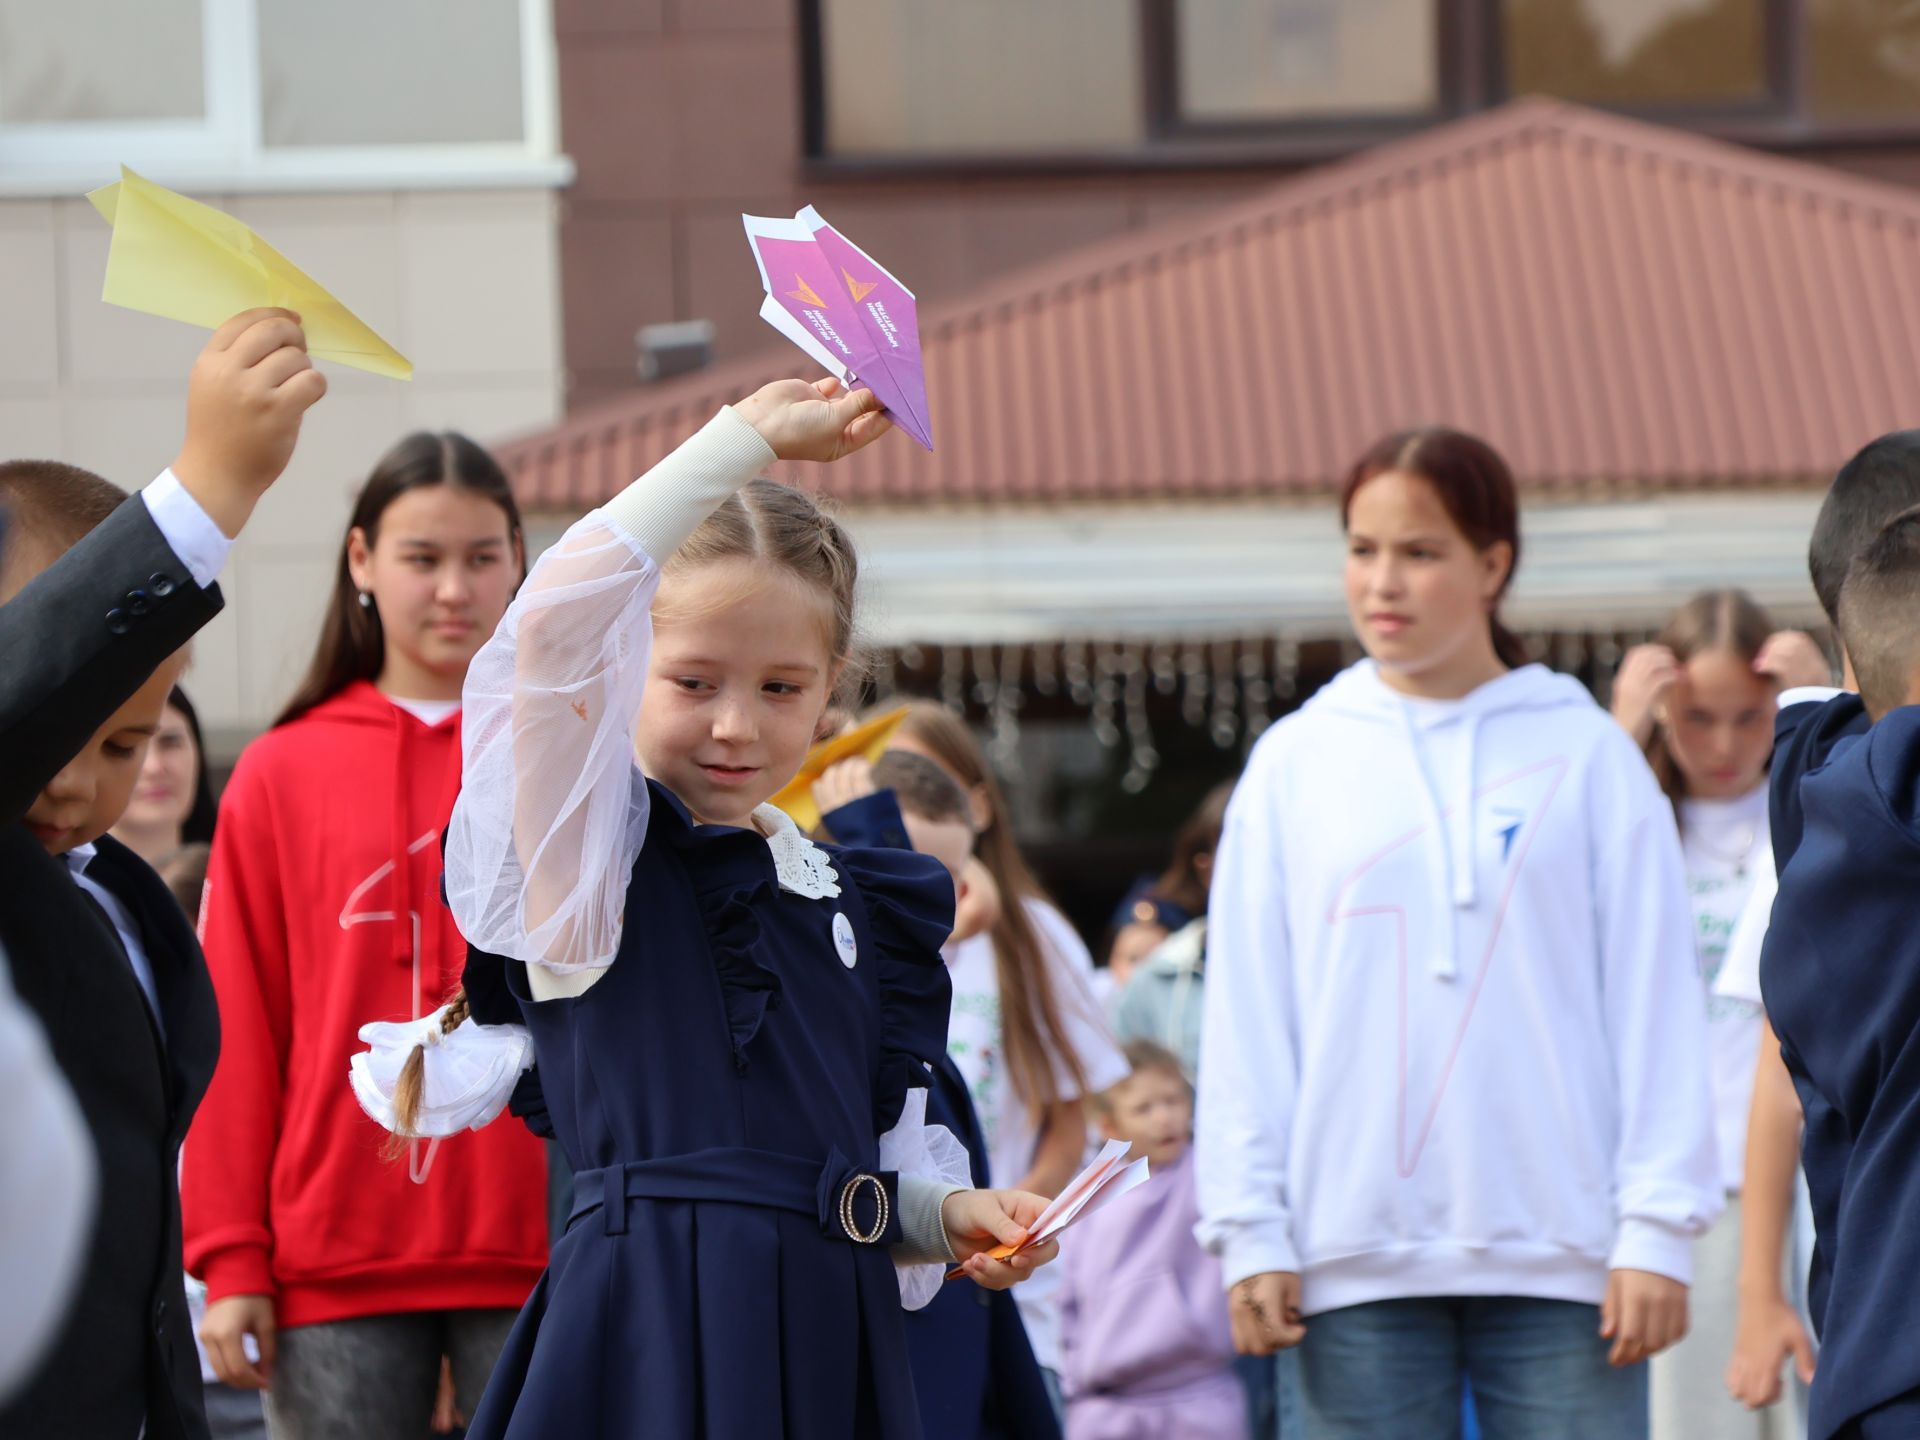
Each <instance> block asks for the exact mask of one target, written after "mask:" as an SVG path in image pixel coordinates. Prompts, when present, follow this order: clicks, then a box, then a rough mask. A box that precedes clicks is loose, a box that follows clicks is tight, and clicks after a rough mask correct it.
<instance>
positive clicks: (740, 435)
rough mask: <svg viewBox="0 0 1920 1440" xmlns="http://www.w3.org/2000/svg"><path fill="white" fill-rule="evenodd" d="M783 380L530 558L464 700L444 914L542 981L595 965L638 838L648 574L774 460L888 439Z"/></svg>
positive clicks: (847, 408)
mask: <svg viewBox="0 0 1920 1440" xmlns="http://www.w3.org/2000/svg"><path fill="white" fill-rule="evenodd" d="M836 389H837V382H833V381H826V382H822V385H821V386H819V387H816V386H813V385H808V384H807V383H805V382H804V381H799V380H789V381H781V382H778V383H776V384H774V385H769V386H767V387H765V388H764V389H762V390H760V391H758V392H756V393H755V394H754V395H752V396H749V397H748V398H747V399H745V400H743V401H741V402H740V403H739V404H738V405H734V406H729V407H727V408H726V409H724V410H722V411H721V412H720V413H719V414H718V415H716V416H715V417H714V418H713V419H712V420H711V421H709V422H708V423H707V425H706V426H705V428H703V429H702V430H700V431H699V433H698V434H696V435H694V436H693V437H692V438H691V439H690V440H688V441H687V442H686V443H685V444H683V445H682V446H681V447H680V448H679V449H677V450H675V451H674V452H673V453H672V454H671V455H669V456H668V457H667V458H666V459H664V460H662V461H661V462H660V463H659V464H658V465H656V466H654V468H653V469H651V470H649V471H648V472H647V473H646V474H645V475H643V476H641V477H640V478H639V479H638V480H636V481H634V483H633V484H631V485H629V486H628V487H627V488H626V489H625V490H624V491H622V492H621V493H620V494H619V495H618V496H616V497H615V498H614V499H613V500H611V501H610V502H608V504H607V505H606V507H605V508H604V509H600V510H595V511H593V512H591V513H589V514H588V515H586V516H585V517H584V518H583V519H581V520H579V521H577V522H576V523H575V524H574V525H573V527H572V528H571V529H569V530H568V531H567V533H566V534H565V535H564V536H562V537H561V539H560V542H559V543H558V544H557V545H555V546H554V547H553V548H552V549H551V550H550V551H548V552H547V553H546V554H545V555H544V556H542V557H541V559H540V562H539V563H538V564H537V565H535V566H534V568H533V573H532V574H531V575H529V576H528V577H527V583H526V584H525V586H523V587H522V589H521V591H520V594H519V596H518V597H517V598H516V599H515V600H514V602H513V604H512V606H511V607H510V608H509V609H508V611H507V614H506V618H505V619H503V620H502V621H501V622H500V628H499V629H498V630H497V631H495V632H494V635H493V637H492V639H490V640H489V641H488V642H487V643H486V645H485V646H484V647H483V648H482V649H481V651H480V653H479V654H478V655H477V656H475V657H474V661H473V664H472V666H471V667H470V668H469V669H468V671H467V681H466V688H465V692H464V695H463V697H462V702H461V703H462V709H463V719H462V739H461V744H462V750H463V754H462V767H461V770H462V773H461V792H460V798H459V801H458V802H457V803H456V805H455V806H454V812H453V819H452V821H451V823H450V824H449V825H448V828H447V850H446V886H447V903H448V905H449V906H450V907H451V909H452V911H453V915H454V918H455V920H457V921H458V922H459V925H460V929H461V931H462V933H463V934H464V935H465V936H466V938H467V940H468V941H469V942H470V943H471V944H473V945H475V946H477V947H479V948H480V949H482V950H486V951H488V952H490V953H492V954H496V955H506V956H510V957H512V958H513V959H516V960H523V961H526V962H528V963H530V964H537V965H543V966H546V967H548V968H549V969H550V970H553V971H557V972H562V973H564V972H569V971H579V970H586V969H590V968H600V967H604V966H606V965H608V964H610V963H611V962H612V960H613V957H614V954H615V952H616V951H617V950H618V949H619V946H620V930H621V920H622V914H623V910H624V905H625V898H626V889H627V884H628V879H629V875H630V873H631V871H632V868H633V863H634V860H635V859H636V858H637V857H638V855H639V852H640V846H641V844H642V842H643V841H644V840H645V838H646V824H647V790H646V785H645V783H644V781H643V779H642V778H641V775H640V772H639V768H638V765H637V763H636V761H635V759H634V733H633V731H634V723H635V720H636V718H637V716H638V715H639V711H640V699H641V695H642V693H643V692H644V690H645V688H646V678H647V663H648V657H649V654H650V652H651V649H652V638H653V627H652V621H651V617H650V610H651V607H652V604H653V597H654V592H655V591H656V590H657V589H658V587H659V583H660V569H661V566H662V565H664V564H665V563H666V561H667V559H668V558H669V557H670V556H671V555H672V554H673V552H674V550H675V549H677V548H678V547H679V545H680V542H681V541H683V540H684V539H685V538H686V537H687V536H688V535H689V534H691V533H692V532H693V530H694V529H695V528H696V527H697V526H698V525H699V524H700V522H701V521H702V520H704V519H705V518H706V517H707V516H708V515H709V514H711V513H712V511H713V510H714V509H715V508H717V507H718V506H719V505H720V504H722V503H723V502H724V501H725V500H726V499H727V497H728V496H729V495H731V494H732V493H733V492H734V491H736V490H738V489H739V488H740V487H741V486H742V485H744V484H746V483H747V481H749V480H751V479H752V478H753V477H754V476H755V475H756V474H758V473H759V471H760V470H761V469H762V468H764V467H765V466H766V465H767V464H769V463H770V462H772V461H773V460H775V459H818V460H828V459H833V458H836V457H837V456H838V455H841V454H845V453H849V452H850V451H852V450H856V449H859V448H860V447H861V446H862V445H864V444H866V443H867V442H868V441H870V440H872V439H874V438H876V437H877V436H878V435H879V434H880V433H881V432H882V431H884V429H885V428H886V426H885V422H884V421H883V420H882V419H881V418H880V417H879V415H878V414H877V413H875V412H876V409H877V402H876V401H875V400H874V399H873V396H872V394H871V392H869V391H864V390H861V391H855V392H853V393H851V394H848V395H844V396H839V397H838V398H834V392H835V390H836Z"/></svg>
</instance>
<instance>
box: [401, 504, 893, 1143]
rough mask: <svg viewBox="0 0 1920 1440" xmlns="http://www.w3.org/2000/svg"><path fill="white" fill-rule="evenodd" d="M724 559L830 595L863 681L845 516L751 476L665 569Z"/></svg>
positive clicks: (836, 654) (404, 1126) (448, 1024)
mask: <svg viewBox="0 0 1920 1440" xmlns="http://www.w3.org/2000/svg"><path fill="white" fill-rule="evenodd" d="M722 560H749V561H753V562H756V564H758V565H762V566H767V565H771V566H776V567H778V568H779V569H781V570H783V571H785V572H786V573H787V574H789V575H791V576H793V577H794V578H795V579H797V580H799V581H800V582H802V583H803V584H805V585H807V586H808V587H810V588H812V589H815V590H817V591H819V592H820V594H821V595H822V597H823V598H825V599H826V601H827V602H828V612H827V613H828V621H827V634H826V641H827V648H828V651H829V653H830V654H831V656H832V659H833V661H834V663H835V664H836V665H838V666H839V667H840V678H839V688H840V689H841V690H842V691H844V690H846V689H847V688H849V687H856V688H857V687H858V685H859V683H860V678H861V677H860V671H859V667H858V666H857V665H856V664H855V658H856V657H855V654H854V649H855V631H854V593H855V589H856V587H857V585H858V584H859V580H860V561H859V558H858V557H857V556H856V555H855V554H854V549H853V541H852V540H851V539H850V538H848V536H847V532H846V530H845V529H844V528H843V527H842V526H841V524H840V522H839V521H837V520H835V519H834V518H833V516H832V515H830V514H828V513H827V511H826V509H825V507H824V506H822V505H821V503H820V502H819V500H818V499H816V498H815V497H814V496H812V495H810V494H808V493H807V492H806V491H805V490H799V489H795V488H794V487H793V486H791V485H781V484H778V483H776V482H774V481H772V480H767V479H764V478H762V479H758V480H753V481H750V482H748V484H747V485H746V486H745V487H743V488H742V489H740V490H738V491H736V492H735V493H734V494H732V495H729V496H728V497H727V498H726V499H725V500H724V501H722V502H721V503H720V505H719V507H718V508H717V509H715V510H714V512H713V513H712V514H711V515H709V516H707V518H706V519H705V520H703V521H701V522H700V525H699V526H698V528H696V529H695V530H694V532H693V533H692V534H691V535H689V536H688V537H687V538H686V539H685V540H683V541H681V542H680V548H679V549H677V550H675V551H674V552H673V554H672V555H671V556H669V557H668V559H667V563H666V564H665V565H664V566H662V567H661V571H662V574H663V575H664V576H667V577H671V576H674V575H683V574H685V573H687V572H688V571H690V570H695V569H698V568H699V567H700V566H702V565H711V564H714V563H715V562H717V561H722ZM467 1014H468V1008H467V993H466V990H465V988H464V987H463V988H461V989H458V990H455V991H454V993H453V995H452V996H451V997H450V998H449V1000H448V1002H447V1011H446V1014H445V1016H444V1017H442V1019H441V1022H440V1029H441V1032H442V1033H443V1034H450V1033H451V1032H452V1031H454V1030H456V1029H458V1028H459V1026H460V1024H461V1022H462V1021H464V1020H465V1019H466V1018H467ZM425 1054H426V1049H425V1047H424V1046H415V1047H414V1051H413V1053H412V1054H411V1055H409V1056H407V1060H406V1063H405V1064H404V1065H403V1066H402V1067H401V1069H400V1078H399V1080H398V1081H397V1082H396V1083H395V1085H394V1089H393V1114H394V1120H395V1124H396V1129H395V1139H394V1144H393V1146H392V1147H390V1150H391V1153H393V1154H399V1153H403V1152H404V1150H405V1148H406V1139H407V1138H408V1137H411V1136H412V1135H413V1133H414V1126H415V1124H416V1123H417V1121H418V1120H419V1116H420V1098H421V1085H422V1083H423V1072H424V1070H425V1066H426V1060H425Z"/></svg>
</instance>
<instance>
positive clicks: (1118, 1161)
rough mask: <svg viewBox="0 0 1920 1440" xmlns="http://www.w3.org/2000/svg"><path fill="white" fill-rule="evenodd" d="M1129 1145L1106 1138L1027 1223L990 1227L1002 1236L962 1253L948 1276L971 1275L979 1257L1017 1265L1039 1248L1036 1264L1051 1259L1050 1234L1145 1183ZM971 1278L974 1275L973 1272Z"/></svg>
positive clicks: (1053, 1242)
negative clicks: (1011, 1230) (1019, 1227)
mask: <svg viewBox="0 0 1920 1440" xmlns="http://www.w3.org/2000/svg"><path fill="white" fill-rule="evenodd" d="M1132 1149H1133V1147H1132V1146H1131V1145H1130V1144H1128V1143H1127V1142H1126V1141H1125V1140H1109V1141H1108V1142H1107V1144H1106V1148H1105V1149H1103V1150H1101V1152H1100V1153H1099V1154H1098V1155H1096V1156H1094V1159H1093V1163H1092V1164H1091V1165H1089V1166H1087V1168H1086V1169H1084V1170H1082V1171H1081V1172H1080V1173H1079V1174H1078V1175H1076V1176H1074V1177H1073V1179H1072V1180H1071V1181H1069V1182H1068V1184H1067V1187H1066V1188H1065V1189H1064V1190H1062V1191H1061V1192H1060V1193H1059V1194H1058V1195H1057V1196H1055V1197H1054V1200H1053V1203H1052V1204H1050V1205H1048V1206H1047V1207H1046V1208H1045V1209H1044V1210H1041V1211H1040V1212H1039V1213H1038V1214H1037V1215H1035V1216H1034V1217H1033V1219H1032V1220H1031V1221H1030V1222H1028V1223H1027V1224H1026V1228H1025V1230H1024V1231H1022V1232H1021V1233H1020V1234H1019V1235H1018V1236H1013V1235H1010V1234H1008V1233H1006V1232H1005V1231H1004V1230H1001V1231H996V1232H995V1233H998V1234H1000V1235H1001V1237H1002V1239H1001V1243H1000V1244H999V1245H997V1246H995V1247H994V1248H993V1249H991V1250H986V1251H983V1252H982V1253H981V1254H980V1255H978V1256H975V1257H973V1258H972V1259H966V1257H962V1258H963V1259H965V1260H966V1263H964V1264H962V1265H960V1266H959V1267H958V1268H956V1269H954V1270H951V1271H949V1272H948V1274H947V1278H948V1279H949V1280H952V1279H956V1278H958V1277H959V1276H961V1275H974V1268H973V1267H974V1262H975V1260H980V1259H985V1260H989V1261H996V1262H1005V1263H1007V1264H1008V1265H1009V1266H1010V1267H1015V1268H1016V1269H1017V1268H1018V1267H1019V1266H1020V1263H1021V1261H1023V1260H1027V1259H1029V1258H1030V1257H1034V1256H1039V1255H1042V1254H1044V1256H1045V1259H1043V1260H1037V1261H1035V1262H1034V1263H1037V1264H1045V1263H1046V1261H1047V1260H1051V1259H1052V1258H1053V1257H1054V1256H1055V1255H1056V1254H1058V1253H1059V1241H1058V1240H1057V1239H1056V1238H1055V1237H1056V1236H1058V1235H1059V1234H1060V1232H1061V1231H1062V1230H1065V1229H1066V1228H1067V1227H1068V1226H1069V1225H1071V1224H1073V1223H1074V1222H1075V1221H1076V1220H1080V1219H1082V1218H1084V1217H1085V1216H1088V1215H1091V1214H1092V1213H1093V1212H1094V1211H1096V1210H1098V1209H1099V1208H1100V1207H1101V1206H1103V1205H1106V1204H1108V1203H1109V1202H1111V1201H1113V1200H1115V1199H1118V1198H1119V1197H1120V1196H1122V1195H1124V1194H1126V1193H1127V1192H1128V1191H1129V1190H1131V1189H1133V1188H1134V1187H1135V1186H1138V1185H1144V1184H1146V1183H1147V1179H1148V1172H1147V1162H1146V1159H1145V1157H1144V1156H1143V1157H1142V1158H1140V1159H1138V1160H1135V1161H1134V1162H1133V1163H1132V1164H1128V1163H1127V1155H1128V1153H1129V1152H1130V1151H1131V1150H1132ZM969 1193H985V1194H995V1193H999V1194H1007V1195H1015V1196H1019V1197H1021V1198H1022V1199H1025V1200H1032V1199H1034V1198H1036V1197H1034V1196H1032V1195H1028V1194H1027V1193H1026V1192H1025V1191H1021V1190H1009V1191H1000V1192H994V1191H985V1192H969ZM959 1198H960V1197H959V1196H958V1195H955V1196H952V1197H950V1199H949V1202H948V1203H952V1201H953V1200H957V1199H959ZM947 1233H948V1235H949V1236H951V1235H952V1234H953V1230H952V1227H951V1226H949V1227H948V1231H947ZM954 1251H955V1253H956V1254H958V1253H959V1251H960V1247H959V1243H958V1242H957V1241H956V1242H955V1244H954ZM1022 1273H1027V1274H1030V1273H1032V1270H1031V1266H1028V1267H1026V1269H1025V1271H1024V1272H1022ZM974 1278H976V1279H978V1278H979V1277H978V1275H975V1277H974Z"/></svg>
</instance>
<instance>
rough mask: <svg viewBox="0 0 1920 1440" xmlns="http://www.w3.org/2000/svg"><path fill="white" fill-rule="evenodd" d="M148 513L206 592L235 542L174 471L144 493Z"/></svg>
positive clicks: (142, 494) (164, 474)
mask: <svg viewBox="0 0 1920 1440" xmlns="http://www.w3.org/2000/svg"><path fill="white" fill-rule="evenodd" d="M140 498H141V499H142V500H144V501H146V504H147V513H148V514H149V515H151V516H152V517H153V523H154V524H155V525H156V526H158V527H159V530H160V536H161V538H162V539H164V540H165V541H166V542H167V545H168V547H169V548H170V549H171V550H172V551H173V553H174V554H175V555H178V556H179V557H180V561H181V563H182V564H183V565H185V566H186V567H187V571H188V573H189V574H191V575H192V576H193V583H194V584H196V585H198V586H199V587H200V588H201V589H202V590H204V589H206V588H207V587H208V586H209V585H211V584H213V582H214V581H215V580H218V579H219V578H220V569H221V567H222V566H224V565H225V564H226V563H227V552H228V551H229V550H231V549H232V548H233V541H231V540H229V539H228V538H227V537H226V536H225V535H223V534H221V533H220V527H219V526H218V525H216V524H214V523H213V517H212V516H210V515H208V514H207V512H206V511H204V510H202V509H201V508H200V502H199V501H198V500H196V499H194V498H193V496H191V495H189V494H188V493H187V487H186V486H184V485H182V484H181V483H180V481H179V480H178V479H177V478H176V477H175V475H174V473H173V471H172V470H171V469H168V470H162V471H161V472H160V476H159V478H158V479H156V480H155V481H154V482H153V483H152V484H151V485H149V486H147V488H146V489H144V490H142V491H141V492H140Z"/></svg>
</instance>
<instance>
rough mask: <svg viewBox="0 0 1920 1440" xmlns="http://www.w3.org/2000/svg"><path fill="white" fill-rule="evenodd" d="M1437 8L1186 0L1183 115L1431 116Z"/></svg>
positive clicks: (1333, 0)
mask: <svg viewBox="0 0 1920 1440" xmlns="http://www.w3.org/2000/svg"><path fill="white" fill-rule="evenodd" d="M1436 9H1437V7H1436V6H1435V4H1434V0H1265V3H1225V4H1223V3H1220V0H1182V3H1181V4H1180V5H1179V7H1178V12H1177V15H1178V18H1177V21H1176V31H1175V37H1176V38H1175V44H1174V53H1175V56H1176V59H1177V65H1178V74H1179V91H1178V94H1179V113H1180V117H1181V119H1183V120H1185V121H1188V122H1195V123H1201V124H1205V123H1209V122H1231V121H1249V120H1265V121H1275V122H1285V121H1289V120H1303V119H1327V118H1339V117H1356V116H1362V117H1368V118H1372V117H1377V116H1383V115H1393V116H1425V115H1431V114H1432V113H1433V112H1434V111H1435V110H1436V109H1437V108H1438V106H1439V103H1440V65H1439V61H1440V50H1439V46H1438V43H1437V36H1436V24H1437V18H1438V17H1437V14H1436Z"/></svg>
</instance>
